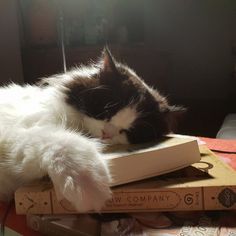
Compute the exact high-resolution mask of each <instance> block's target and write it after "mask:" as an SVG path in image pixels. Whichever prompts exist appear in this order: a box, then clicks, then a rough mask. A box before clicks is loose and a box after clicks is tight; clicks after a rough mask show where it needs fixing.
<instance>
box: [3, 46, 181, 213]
mask: <svg viewBox="0 0 236 236" xmlns="http://www.w3.org/2000/svg"><path fill="white" fill-rule="evenodd" d="M179 110H181V108H178V107H172V106H169V105H168V103H167V100H166V99H165V98H164V97H162V96H161V95H160V94H159V93H158V92H157V91H156V90H154V89H152V88H150V87H148V85H146V84H145V83H144V81H143V80H141V79H140V78H139V77H138V76H137V75H136V73H135V72H134V71H133V70H131V69H130V68H128V67H127V66H125V65H122V64H120V63H118V62H116V61H115V59H114V58H113V56H112V55H111V54H110V52H109V50H108V49H105V50H104V51H103V54H102V58H101V60H100V61H99V62H98V63H97V64H96V65H91V66H89V67H80V68H77V69H75V70H72V71H69V72H68V73H65V74H60V75H56V76H53V77H51V78H45V79H42V82H41V84H40V85H38V86H36V85H34V86H31V85H25V86H19V85H15V84H11V85H9V86H7V87H3V88H1V89H0V197H1V199H6V198H9V197H10V196H11V195H12V194H13V192H14V191H15V190H16V188H17V187H19V186H21V185H23V184H27V183H29V182H31V181H33V180H36V179H40V178H42V177H43V176H46V175H48V176H49V177H50V178H51V180H52V182H53V184H54V187H55V190H56V193H57V196H58V198H62V197H63V198H66V199H67V200H69V201H70V202H71V203H72V204H73V205H74V206H75V207H76V208H77V209H78V210H79V211H80V212H82V211H87V210H91V209H95V210H99V209H100V208H101V207H102V205H103V204H104V201H105V200H107V199H108V198H109V197H110V189H109V181H110V178H111V177H110V175H109V169H108V163H106V162H105V161H104V160H103V158H102V156H101V154H100V152H101V147H102V145H101V144H100V142H99V141H98V140H100V139H101V140H102V141H106V142H108V143H140V142H146V141H151V140H154V139H158V138H160V137H161V136H162V135H163V134H166V133H168V132H169V131H170V129H171V127H170V125H169V124H170V121H171V117H172V114H173V113H175V112H178V111H179ZM134 165H135V163H134Z"/></svg>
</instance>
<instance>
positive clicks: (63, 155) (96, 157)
mask: <svg viewBox="0 0 236 236" xmlns="http://www.w3.org/2000/svg"><path fill="white" fill-rule="evenodd" d="M56 149H57V150H56V152H55V153H53V157H52V158H51V161H50V163H49V166H48V174H49V176H50V178H51V179H52V182H53V184H54V187H55V191H56V194H57V196H58V198H59V199H60V198H61V199H62V198H65V199H67V200H68V201H69V202H70V203H71V204H72V205H73V206H74V207H75V208H76V209H77V210H78V211H79V212H86V211H89V210H96V211H99V210H100V209H101V208H102V206H103V205H104V203H105V201H106V200H108V199H109V198H110V197H111V191H110V188H109V182H110V175H109V171H108V168H107V164H106V163H105V162H104V160H103V159H102V157H101V155H100V153H99V151H98V146H97V145H96V143H94V142H93V141H90V140H88V139H87V138H85V137H77V138H71V139H70V140H69V142H67V141H64V142H63V143H62V144H61V145H58V147H57V148H56Z"/></svg>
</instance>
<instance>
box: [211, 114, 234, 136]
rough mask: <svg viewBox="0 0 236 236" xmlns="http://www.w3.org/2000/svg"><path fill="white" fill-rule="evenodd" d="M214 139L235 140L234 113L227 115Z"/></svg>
mask: <svg viewBox="0 0 236 236" xmlns="http://www.w3.org/2000/svg"><path fill="white" fill-rule="evenodd" d="M216 138H218V139H235V140H236V113H232V114H228V115H227V116H226V117H225V119H224V121H223V123H222V125H221V127H220V130H219V131H218V133H217V135H216Z"/></svg>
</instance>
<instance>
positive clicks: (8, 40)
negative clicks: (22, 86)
mask: <svg viewBox="0 0 236 236" xmlns="http://www.w3.org/2000/svg"><path fill="white" fill-rule="evenodd" d="M17 16H18V15H17V0H0V84H5V83H6V82H9V81H14V82H17V83H21V82H22V81H23V74H22V63H21V53H20V39H19V29H18V18H17Z"/></svg>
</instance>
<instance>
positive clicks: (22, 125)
mask: <svg viewBox="0 0 236 236" xmlns="http://www.w3.org/2000/svg"><path fill="white" fill-rule="evenodd" d="M82 121H83V115H81V114H80V113H79V112H77V111H75V110H74V109H72V108H71V107H69V106H68V105H66V104H65V102H64V94H63V93H61V92H60V91H59V90H58V89H55V88H51V87H49V88H43V89H42V88H39V87H36V86H25V87H21V86H18V85H11V86H9V87H5V88H1V89H0V186H1V188H0V197H1V198H2V199H3V198H4V199H6V198H9V197H10V196H11V195H12V194H13V192H14V191H15V190H16V188H17V187H19V186H20V185H22V184H26V183H28V182H31V181H32V180H35V179H39V178H41V177H43V176H45V175H47V174H48V175H49V176H50V178H51V179H52V182H53V184H54V186H55V189H56V192H57V195H58V197H64V198H66V199H68V200H69V201H70V202H71V203H72V204H74V205H75V206H76V208H77V209H78V210H79V211H87V210H91V209H96V210H99V209H100V208H101V206H102V205H103V203H104V201H105V200H107V199H108V198H109V197H110V189H109V187H108V186H109V181H110V175H109V171H108V168H107V163H105V161H104V160H103V159H102V157H101V155H100V153H99V151H100V149H101V145H100V144H99V143H98V142H97V141H95V140H94V139H89V138H87V137H85V136H84V135H82V134H81V133H80V132H79V130H80V129H81V128H82V123H83V122H82ZM72 130H75V131H76V132H75V131H72Z"/></svg>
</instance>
